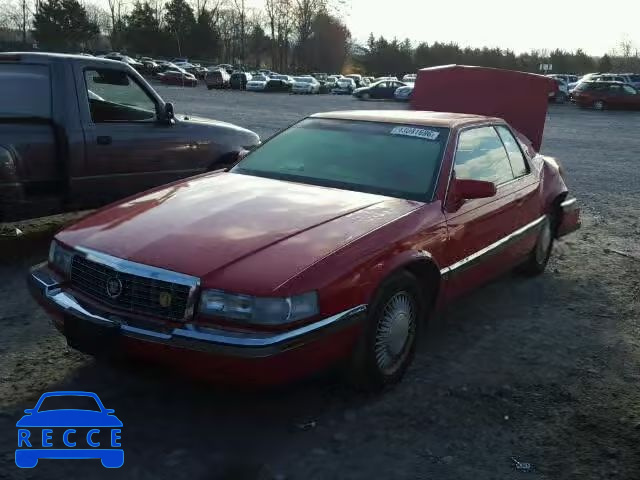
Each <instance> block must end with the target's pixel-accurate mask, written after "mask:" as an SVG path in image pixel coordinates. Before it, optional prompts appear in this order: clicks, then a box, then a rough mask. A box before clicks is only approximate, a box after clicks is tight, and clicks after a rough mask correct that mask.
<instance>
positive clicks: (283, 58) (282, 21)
mask: <svg viewBox="0 0 640 480" xmlns="http://www.w3.org/2000/svg"><path fill="white" fill-rule="evenodd" d="M276 12H277V17H276V32H277V42H278V69H279V70H285V69H286V68H287V67H288V65H289V48H290V46H291V42H290V40H291V33H292V26H293V5H292V0H278V3H277V5H276Z"/></svg>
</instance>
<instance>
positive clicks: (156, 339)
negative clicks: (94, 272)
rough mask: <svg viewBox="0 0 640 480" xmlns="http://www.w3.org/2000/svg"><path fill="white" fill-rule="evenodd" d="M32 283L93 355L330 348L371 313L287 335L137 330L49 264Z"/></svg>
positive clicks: (355, 312)
mask: <svg viewBox="0 0 640 480" xmlns="http://www.w3.org/2000/svg"><path fill="white" fill-rule="evenodd" d="M28 283H29V287H30V290H31V292H32V294H33V295H34V297H35V298H36V299H37V300H38V302H39V303H40V304H41V305H42V306H43V307H44V308H45V309H46V310H47V311H48V312H49V313H51V314H52V315H53V316H54V318H57V321H55V322H54V323H55V325H56V327H57V328H58V329H59V330H61V331H62V332H63V333H64V335H65V337H67V341H68V342H69V343H70V344H71V346H73V347H75V348H77V349H79V350H82V351H85V352H86V353H97V352H94V351H91V350H92V349H94V347H96V345H95V344H96V343H97V344H98V345H97V346H99V347H101V351H102V350H104V347H105V346H106V347H107V349H109V348H114V349H115V348H117V343H118V341H119V340H122V339H124V340H135V341H137V342H143V343H146V344H156V345H160V346H164V347H169V348H172V349H182V350H189V351H194V352H203V353H212V354H218V355H220V356H224V357H235V358H252V359H256V358H257V359H259V358H265V357H273V356H276V355H279V354H283V353H285V352H289V351H294V350H304V348H303V347H306V346H309V345H312V344H314V345H315V344H318V343H320V342H323V341H329V340H330V341H329V342H328V343H329V344H330V343H331V342H333V341H335V337H339V336H341V334H342V333H344V332H352V331H353V329H352V328H350V327H359V326H360V323H361V320H362V318H363V317H364V312H365V311H366V305H359V306H356V307H353V308H350V309H348V310H345V311H343V312H341V313H338V314H336V315H332V316H330V317H327V318H323V319H322V320H318V321H316V322H313V323H310V324H307V325H303V326H300V327H297V328H295V329H292V330H288V331H284V332H240V331H235V330H225V329H221V328H218V327H205V326H202V325H199V324H197V323H188V322H185V323H181V324H180V326H177V327H175V328H164V329H149V328H141V327H140V326H138V325H135V322H133V321H131V320H130V319H128V318H127V317H126V316H124V315H114V314H113V313H112V312H109V311H106V310H102V309H100V308H98V307H96V306H95V305H93V304H91V305H90V304H88V303H86V302H83V301H82V300H81V299H79V298H78V296H77V295H76V294H74V292H73V291H71V290H70V289H69V288H67V286H66V285H65V283H64V282H63V281H62V280H61V279H60V278H59V276H58V275H57V274H56V273H55V272H53V271H52V270H51V269H49V268H48V267H47V266H46V264H40V265H37V266H35V267H33V268H32V269H31V271H30V273H29V278H28ZM71 325H74V333H73V336H72V335H70V330H69V327H70V326H71ZM75 327H79V328H75ZM352 333H353V332H352ZM72 337H73V338H72ZM83 337H86V338H83ZM337 343H340V342H337Z"/></svg>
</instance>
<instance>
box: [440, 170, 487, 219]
mask: <svg viewBox="0 0 640 480" xmlns="http://www.w3.org/2000/svg"><path fill="white" fill-rule="evenodd" d="M495 194H496V186H495V184H494V183H492V182H485V181H482V180H466V179H460V178H455V177H454V178H453V180H452V181H451V185H450V187H449V196H448V197H447V210H449V211H456V210H457V209H459V208H460V207H461V206H462V204H463V203H464V201H465V200H473V199H475V198H490V197H493V196H494V195H495Z"/></svg>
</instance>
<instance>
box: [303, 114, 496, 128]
mask: <svg viewBox="0 0 640 480" xmlns="http://www.w3.org/2000/svg"><path fill="white" fill-rule="evenodd" d="M311 117H312V118H330V119H335V120H360V121H366V122H381V123H403V124H404V123H409V124H413V125H426V126H430V127H450V128H453V127H457V126H461V125H466V124H470V123H480V122H487V121H492V122H493V121H495V122H499V123H503V122H504V120H501V119H499V118H495V117H485V116H482V115H472V114H466V113H449V112H427V111H422V110H351V111H339V112H323V113H316V114H313V115H311Z"/></svg>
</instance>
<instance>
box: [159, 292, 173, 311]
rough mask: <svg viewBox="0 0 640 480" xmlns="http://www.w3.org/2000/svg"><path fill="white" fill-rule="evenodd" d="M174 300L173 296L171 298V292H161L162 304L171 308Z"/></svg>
mask: <svg viewBox="0 0 640 480" xmlns="http://www.w3.org/2000/svg"><path fill="white" fill-rule="evenodd" d="M172 300H173V298H171V294H170V293H169V292H162V293H160V297H159V298H158V302H159V303H160V306H161V307H164V308H169V307H170V306H171V301H172Z"/></svg>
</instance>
